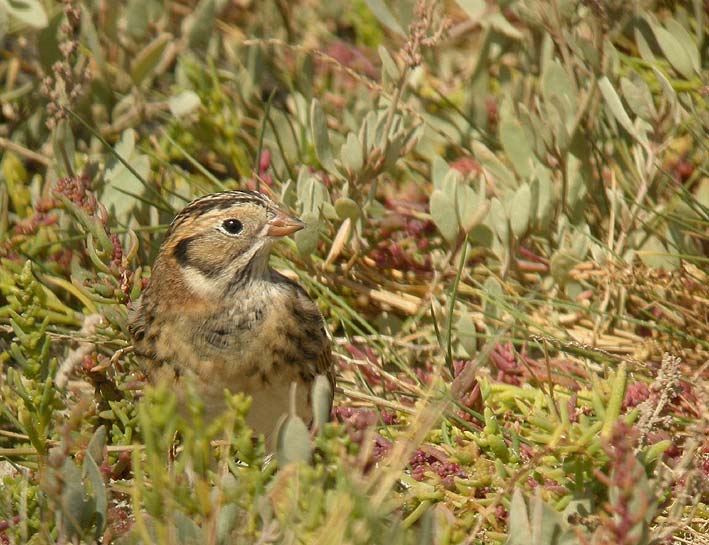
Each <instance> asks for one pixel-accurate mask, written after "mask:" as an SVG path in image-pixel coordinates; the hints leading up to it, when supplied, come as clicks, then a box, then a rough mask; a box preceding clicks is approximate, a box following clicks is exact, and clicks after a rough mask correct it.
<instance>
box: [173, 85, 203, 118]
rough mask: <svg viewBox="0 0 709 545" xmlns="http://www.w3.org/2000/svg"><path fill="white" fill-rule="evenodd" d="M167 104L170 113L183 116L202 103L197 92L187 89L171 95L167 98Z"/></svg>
mask: <svg viewBox="0 0 709 545" xmlns="http://www.w3.org/2000/svg"><path fill="white" fill-rule="evenodd" d="M167 105H168V107H169V108H170V112H171V113H172V115H174V116H175V117H184V116H186V115H189V114H191V113H192V112H194V111H195V110H196V109H197V108H199V107H200V106H201V105H202V101H201V100H200V98H199V95H198V94H197V93H195V92H194V91H190V90H187V91H182V92H181V93H179V94H177V95H174V96H171V97H170V98H169V99H168V100H167Z"/></svg>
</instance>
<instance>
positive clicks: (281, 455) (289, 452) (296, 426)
mask: <svg viewBox="0 0 709 545" xmlns="http://www.w3.org/2000/svg"><path fill="white" fill-rule="evenodd" d="M312 454H313V446H312V443H311V441H310V432H309V431H308V426H306V425H305V422H303V420H302V419H301V418H300V417H299V416H294V415H289V416H287V417H285V420H284V421H283V422H282V423H281V425H280V426H278V429H277V431H276V458H277V459H278V466H279V467H285V466H287V465H288V464H292V463H295V462H306V463H307V462H310V458H311V457H312Z"/></svg>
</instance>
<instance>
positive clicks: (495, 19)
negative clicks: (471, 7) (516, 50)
mask: <svg viewBox="0 0 709 545" xmlns="http://www.w3.org/2000/svg"><path fill="white" fill-rule="evenodd" d="M485 22H486V23H488V24H489V25H490V26H491V27H492V28H494V29H495V30H496V31H497V32H499V33H500V34H502V35H504V36H507V37H508V38H512V39H513V40H521V39H522V38H523V37H524V35H523V34H522V33H521V32H520V31H519V30H517V28H516V27H515V26H514V25H512V23H510V22H509V21H508V20H507V19H506V18H505V16H504V15H502V13H500V12H499V11H498V12H495V13H491V14H490V15H488V16H487V17H486V18H485Z"/></svg>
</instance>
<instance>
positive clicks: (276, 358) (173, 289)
mask: <svg viewBox="0 0 709 545" xmlns="http://www.w3.org/2000/svg"><path fill="white" fill-rule="evenodd" d="M304 226H305V225H304V224H303V223H302V222H301V221H300V220H298V219H296V218H293V217H291V216H290V215H288V214H286V213H284V212H283V211H281V210H279V208H278V207H277V206H276V204H275V203H274V202H273V201H271V199H269V198H268V197H266V196H265V195H263V194H261V193H257V192H253V191H225V192H222V193H215V194H212V195H207V196H206V197H202V198H200V199H197V200H195V201H193V202H191V203H190V204H189V205H187V207H185V209H184V210H182V212H180V213H179V214H178V215H177V216H176V217H175V219H174V220H173V222H172V224H171V225H170V228H169V230H168V232H167V235H166V237H165V240H164V241H163V243H162V245H161V247H160V251H159V253H158V256H157V259H156V260H155V263H154V265H153V270H152V276H151V279H150V283H149V284H148V286H147V288H146V289H145V291H144V292H143V294H142V296H141V298H140V299H139V300H138V301H136V302H135V303H134V307H133V310H132V315H131V317H130V322H129V326H128V328H129V331H130V334H131V336H132V337H133V344H134V347H135V353H136V355H137V356H138V357H139V358H140V360H142V362H143V364H144V365H145V367H146V369H147V374H148V377H149V378H150V380H151V381H153V382H160V381H169V382H170V383H172V384H174V385H175V387H176V389H177V392H178V397H179V393H180V392H181V391H184V389H185V388H187V387H194V388H195V391H197V392H198V393H199V394H201V397H202V398H203V400H204V402H205V406H206V410H207V416H208V417H213V416H216V415H217V414H219V412H221V411H222V410H224V409H225V403H224V389H225V388H227V389H229V390H230V391H232V392H245V393H247V394H249V395H250V396H252V398H253V403H252V406H251V410H250V412H249V415H248V417H247V422H248V423H249V424H250V426H251V427H252V428H253V429H254V431H256V432H257V433H263V434H265V435H266V436H267V437H268V436H269V435H271V433H272V432H273V430H274V428H275V426H276V423H277V421H278V419H279V418H280V417H281V415H283V414H284V413H287V412H288V408H289V390H290V388H291V383H293V382H295V383H296V384H297V387H296V411H297V413H298V415H299V416H300V417H301V418H303V420H305V422H308V421H309V420H310V419H311V415H312V410H311V406H310V405H311V404H310V392H311V384H312V382H313V381H314V380H315V377H316V376H318V375H325V376H326V377H327V378H328V379H329V381H330V384H331V385H332V386H334V371H333V368H332V354H331V349H330V341H329V339H328V336H327V334H326V332H325V327H324V323H323V319H322V316H321V314H320V311H319V310H318V307H317V306H316V305H315V303H314V302H313V300H312V299H311V298H310V297H309V296H308V294H307V293H306V292H305V290H304V289H303V288H302V287H301V286H299V285H298V284H297V283H296V282H294V281H292V280H290V279H288V278H286V277H285V276H283V275H282V274H280V273H278V272H276V271H274V270H273V269H271V268H270V267H269V266H268V258H269V254H270V251H271V247H272V246H273V243H274V242H276V241H277V240H278V239H279V238H281V237H283V236H286V235H290V234H292V233H295V232H296V231H298V230H299V229H302V228H303V227H304Z"/></svg>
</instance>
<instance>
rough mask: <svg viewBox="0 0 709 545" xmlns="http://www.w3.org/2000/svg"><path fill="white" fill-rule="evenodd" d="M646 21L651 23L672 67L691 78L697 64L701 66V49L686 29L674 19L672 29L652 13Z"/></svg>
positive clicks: (685, 76)
mask: <svg viewBox="0 0 709 545" xmlns="http://www.w3.org/2000/svg"><path fill="white" fill-rule="evenodd" d="M645 21H647V23H648V25H650V28H651V29H652V33H653V34H654V35H655V39H656V40H657V43H658V45H659V46H660V49H661V50H662V53H663V55H665V58H666V59H667V60H668V61H669V63H670V64H671V65H672V67H673V68H674V69H675V70H676V71H677V72H679V74H680V75H681V76H683V77H684V78H686V79H691V78H692V77H693V76H694V74H695V66H696V67H697V69H698V68H699V51H698V50H697V49H696V45H695V44H694V43H693V42H692V39H691V37H690V36H689V35H687V32H686V30H684V28H683V27H682V26H681V25H680V24H679V23H677V22H676V21H674V24H673V25H671V26H668V28H671V29H672V31H670V30H668V29H666V28H665V27H663V26H662V25H660V24H659V23H658V22H657V21H655V20H654V17H652V16H650V15H647V16H646V17H645Z"/></svg>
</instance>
